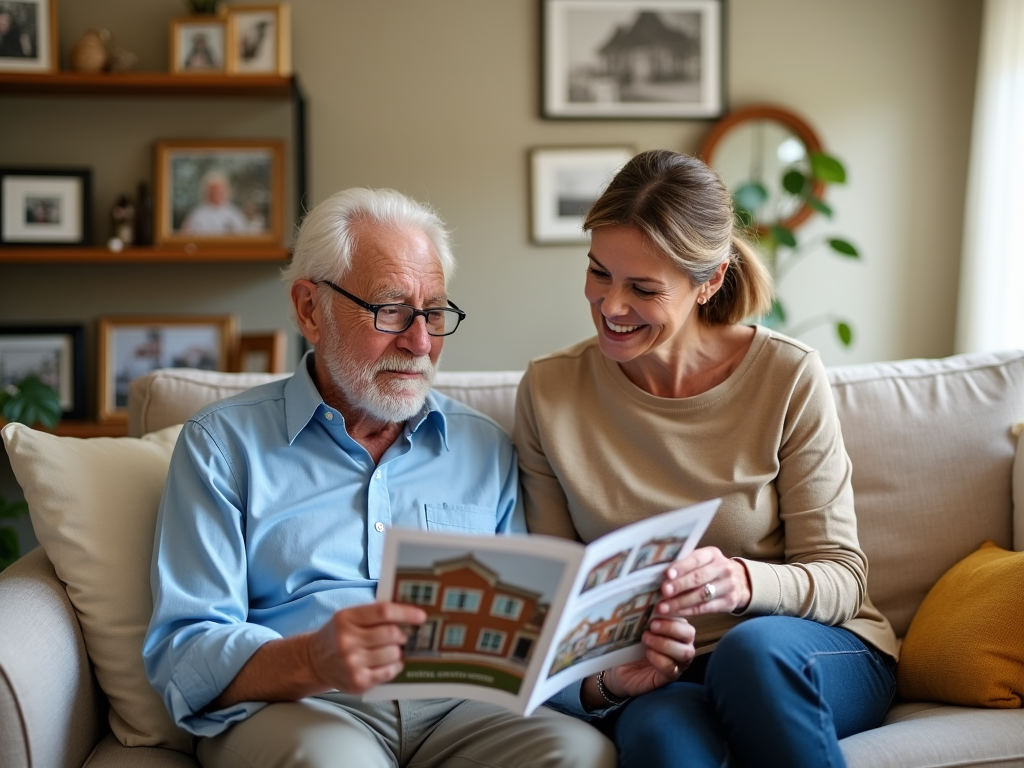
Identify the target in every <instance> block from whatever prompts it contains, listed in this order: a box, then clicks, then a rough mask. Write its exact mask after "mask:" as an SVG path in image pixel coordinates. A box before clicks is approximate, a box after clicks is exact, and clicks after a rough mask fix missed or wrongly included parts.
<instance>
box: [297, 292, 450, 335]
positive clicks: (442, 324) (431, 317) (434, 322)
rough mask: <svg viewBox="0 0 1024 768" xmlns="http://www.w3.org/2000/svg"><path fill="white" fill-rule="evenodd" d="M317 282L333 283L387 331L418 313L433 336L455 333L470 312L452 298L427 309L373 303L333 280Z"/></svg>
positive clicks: (399, 329) (404, 325)
mask: <svg viewBox="0 0 1024 768" xmlns="http://www.w3.org/2000/svg"><path fill="white" fill-rule="evenodd" d="M316 284H317V285H320V284H323V285H326V286H329V287H331V288H333V289H334V290H335V291H337V292H338V293H340V294H341V295H342V296H344V297H345V298H346V299H348V300H349V301H351V302H352V303H353V304H358V305H359V306H360V307H362V308H363V309H365V310H368V311H370V312H372V313H373V327H374V328H376V329H377V330H378V331H381V332H383V333H401V332H402V331H404V330H406V329H407V328H408V327H409V326H410V325H412V323H413V321H414V320H415V319H416V318H417V316H419V315H422V316H423V319H424V320H426V321H427V333H428V334H429V335H430V336H451V335H452V334H453V333H455V331H456V330H457V329H458V327H459V323H461V322H462V321H463V319H464V318H465V317H466V313H465V312H463V311H462V310H461V309H459V308H458V307H457V306H455V303H454V302H453V301H451V300H449V301H448V305H449V306H448V307H428V308H427V309H417V308H416V307H413V306H410V305H409V304H370V303H368V302H365V301H363V300H362V299H360V298H359V297H358V296H353V295H352V294H351V293H349V292H348V291H346V290H345V289H344V288H339V287H338V286H336V285H335V284H334V283H332V282H331V281H330V280H317V281H316Z"/></svg>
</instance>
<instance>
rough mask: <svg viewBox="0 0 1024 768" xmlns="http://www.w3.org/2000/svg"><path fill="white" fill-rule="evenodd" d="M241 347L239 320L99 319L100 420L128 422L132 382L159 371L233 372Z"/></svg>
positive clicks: (208, 317) (175, 317) (222, 317)
mask: <svg viewBox="0 0 1024 768" xmlns="http://www.w3.org/2000/svg"><path fill="white" fill-rule="evenodd" d="M237 344H238V322H237V320H236V318H235V316H234V315H191V316H188V315H183V316H178V315H126V316H106V317H101V318H99V321H98V328H97V348H98V353H99V354H98V364H97V366H96V368H97V372H98V386H97V393H98V400H99V403H98V407H97V411H96V416H97V419H98V420H99V421H100V422H101V423H105V424H107V423H118V422H125V421H127V420H128V411H127V407H128V390H129V388H130V386H131V383H132V380H134V379H136V378H138V377H139V376H143V375H145V374H147V373H149V372H150V371H154V370H156V369H157V368H198V369H201V370H206V371H229V370H231V364H232V362H233V361H234V360H235V355H236V346H237Z"/></svg>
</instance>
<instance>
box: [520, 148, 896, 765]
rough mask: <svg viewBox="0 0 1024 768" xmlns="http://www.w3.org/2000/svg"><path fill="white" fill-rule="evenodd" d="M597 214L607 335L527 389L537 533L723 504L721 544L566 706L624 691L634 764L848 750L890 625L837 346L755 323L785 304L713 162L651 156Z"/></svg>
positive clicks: (599, 304)
mask: <svg viewBox="0 0 1024 768" xmlns="http://www.w3.org/2000/svg"><path fill="white" fill-rule="evenodd" d="M584 228H585V229H586V230H588V231H590V232H591V233H592V238H591V249H590V266H589V268H588V271H587V278H586V286H585V288H584V293H585V295H586V297H587V300H588V301H589V302H590V307H591V314H592V317H593V320H594V325H595V327H596V329H597V336H596V338H592V339H588V340H586V341H584V342H581V343H579V344H576V345H574V346H573V347H570V348H568V349H565V350H561V351H559V352H555V353H552V354H550V355H547V356H545V357H542V358H539V359H537V360H534V361H533V362H532V363H531V364H530V366H529V368H528V369H527V372H526V375H525V376H524V378H523V380H522V383H521V384H520V387H519V392H518V401H517V405H516V424H515V429H514V433H513V436H514V439H515V442H516V447H517V449H518V451H519V463H520V477H521V480H522V487H523V496H524V505H525V508H526V517H527V524H528V526H529V527H530V530H531V531H532V532H535V533H545V534H550V535H558V536H563V537H566V538H570V539H576V540H581V541H583V542H585V543H587V542H590V541H593V540H594V539H595V538H597V537H599V536H602V535H604V534H606V533H608V532H609V531H612V530H615V529H618V528H621V527H622V526H624V525H626V524H628V523H631V522H634V521H636V520H638V519H643V518H647V517H651V516H653V515H656V514H659V513H661V512H663V511H664V510H666V509H674V508H678V507H684V506H687V505H690V504H693V503H696V502H700V501H703V500H706V499H712V498H722V499H723V501H722V505H721V507H720V508H719V511H718V514H717V515H716V517H715V520H714V521H713V522H712V524H711V526H710V527H709V528H708V531H707V533H706V534H705V536H704V538H703V539H702V543H704V544H706V546H702V547H700V548H698V549H695V550H694V551H693V552H691V553H690V554H689V555H687V556H686V557H684V558H683V559H681V560H678V561H677V562H675V563H673V564H672V565H671V566H670V567H669V568H668V570H667V571H666V576H665V579H664V581H663V582H662V583H661V584H660V585H659V586H660V592H659V594H658V598H659V602H658V604H657V605H656V606H655V608H654V619H653V620H652V622H651V623H650V625H649V629H648V631H647V632H646V633H645V634H644V639H643V642H644V643H645V644H646V645H647V655H646V658H645V659H644V660H642V661H639V662H634V663H631V664H624V665H620V666H616V667H612V668H610V669H605V670H604V671H602V672H601V673H600V674H599V675H598V676H597V677H591V678H587V679H586V680H585V681H584V683H583V685H582V687H580V688H579V689H578V691H577V690H571V691H570V690H569V689H566V690H565V691H563V692H562V694H560V696H559V697H558V702H559V706H560V707H561V708H562V709H563V710H564V711H566V712H569V713H571V714H576V715H580V716H588V717H593V716H601V715H602V714H603V713H604V712H606V711H607V708H608V704H609V702H612V703H614V704H617V705H622V706H623V712H622V713H621V715H620V716H619V717H618V720H617V722H616V725H615V726H613V730H614V733H615V737H616V743H617V745H618V747H619V759H620V765H623V766H643V768H656V767H657V766H666V768H667V767H668V766H675V765H677V764H678V763H677V759H678V755H680V754H682V753H684V752H685V753H688V754H691V755H695V757H694V760H693V762H691V763H688V764H690V765H698V766H701V765H707V766H718V765H722V764H723V763H724V761H725V759H726V755H727V754H729V753H731V754H732V755H733V756H734V757H736V758H737V759H738V760H739V761H740V762H742V763H743V764H747V765H755V764H756V765H766V764H768V763H766V762H765V760H764V755H766V754H768V755H772V756H773V759H774V760H775V761H776V762H774V763H771V764H773V765H780V766H781V765H786V766H808V768H809V766H811V765H820V764H821V763H822V762H826V761H831V762H833V763H835V764H837V765H839V764H843V758H842V755H841V753H840V751H839V744H838V739H839V738H841V737H843V736H846V735H850V734H852V733H857V732H859V731H861V730H864V729H866V728H871V727H874V726H875V725H877V724H878V723H879V722H880V721H881V718H882V716H883V715H884V713H885V710H886V708H887V706H888V703H889V697H890V692H891V690H892V687H893V685H894V669H893V668H894V662H893V658H894V656H895V653H896V641H895V637H894V636H893V633H892V629H891V628H890V627H889V625H888V622H886V620H885V619H884V618H883V617H882V616H881V614H880V613H879V612H878V611H877V610H876V609H875V608H874V606H873V605H872V604H871V602H870V600H868V599H865V598H864V594H865V592H866V578H867V561H866V558H865V556H864V553H863V552H862V551H861V549H860V545H859V543H858V540H857V532H856V518H855V515H854V509H853V492H852V489H851V485H850V464H849V459H848V457H847V455H846V452H845V449H844V448H843V440H842V435H841V434H840V432H839V426H838V424H839V422H838V419H837V418H836V414H835V403H834V401H833V399H832V394H831V389H830V387H829V384H828V380H827V377H826V375H825V369H824V367H823V366H822V364H821V360H820V359H819V357H818V355H817V353H816V352H815V351H814V350H812V349H810V348H809V347H807V346H806V345H804V344H801V343H799V342H797V341H794V340H793V339H789V338H787V337H785V336H782V335H781V334H778V333H775V332H774V331H771V330H769V329H768V328H766V327H764V326H750V325H746V324H744V322H743V321H744V318H746V317H749V316H751V315H754V316H756V315H758V314H760V313H763V312H765V311H766V310H767V308H768V307H769V306H770V303H771V298H772V284H771V280H770V277H769V275H768V272H767V269H766V268H765V266H764V264H763V263H761V261H760V257H759V256H758V255H757V253H756V252H755V251H754V250H753V249H752V248H751V247H750V246H749V244H747V243H746V242H745V241H744V240H743V239H742V237H741V236H740V235H738V234H737V233H736V232H735V231H734V216H733V207H732V201H731V198H730V195H729V192H728V190H727V189H726V187H725V185H724V184H723V183H722V181H721V179H719V177H718V176H717V174H716V173H715V172H714V171H713V170H711V169H710V168H709V167H708V166H706V165H705V164H704V163H703V162H701V161H700V160H697V159H695V158H693V157H689V156H686V155H681V154H678V153H676V152H670V151H668V150H655V151H649V152H644V153H641V154H639V155H637V156H636V157H634V158H633V159H632V160H630V161H629V162H628V163H627V164H626V165H625V167H624V168H623V169H622V170H621V171H620V172H619V173H618V174H617V175H616V176H615V178H614V179H613V180H612V182H611V183H610V184H609V186H608V188H607V190H606V191H605V192H604V194H602V195H601V197H600V199H598V201H597V202H596V203H595V204H594V206H593V207H592V208H591V209H590V212H589V214H588V215H587V218H586V221H585V223H584ZM561 478H566V480H565V481H564V484H563V482H562V481H561ZM793 553H799V557H798V558H797V556H795V555H794V554H793ZM798 560H799V561H798ZM684 619H685V621H681V620H684ZM822 653H829V654H831V656H830V663H829V669H828V673H827V674H826V675H824V676H823V678H822V679H821V680H815V681H812V687H813V690H812V691H807V690H804V689H802V688H801V685H802V683H796V682H794V681H802V680H804V679H805V677H804V675H803V674H802V673H801V672H800V670H802V669H804V668H806V666H807V664H809V663H811V662H810V659H811V658H812V657H813V658H817V657H818V656H819V655H820V654H822ZM697 654H700V656H699V660H697V661H694V659H695V657H696V656H697ZM691 662H692V664H691ZM832 662H834V663H832ZM680 670H683V672H682V674H680ZM850 691H858V692H860V695H851V693H850ZM627 700H628V702H627ZM712 701H713V702H714V705H713V706H712V705H711V704H710V703H708V702H712ZM839 701H842V709H841V711H839V710H837V709H835V708H834V706H833V705H834V704H835V703H838V702H839ZM623 702H627V703H625V704H623ZM769 712H785V713H786V714H787V718H789V719H786V720H782V719H774V718H773V717H771V716H768V715H766V713H769ZM833 713H835V714H833ZM790 716H792V717H790ZM719 734H721V735H719ZM808 743H818V744H823V745H824V747H823V749H824V751H825V752H826V753H827V755H828V758H827V759H826V758H822V756H821V755H820V754H814V755H809V754H808V753H807V750H806V749H805V745H806V744H808ZM701 756H703V757H704V758H706V760H705V761H703V762H702V758H701Z"/></svg>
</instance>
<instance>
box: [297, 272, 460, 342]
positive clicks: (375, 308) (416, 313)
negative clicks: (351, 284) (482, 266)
mask: <svg viewBox="0 0 1024 768" xmlns="http://www.w3.org/2000/svg"><path fill="white" fill-rule="evenodd" d="M313 283H314V285H320V284H323V285H326V286H329V287H330V288H333V289H334V290H335V291H337V292H338V293H340V294H341V295H342V296H344V297H345V298H346V299H348V300H349V301H351V302H352V303H353V304H357V305H359V306H360V307H362V308H363V309H365V310H368V311H370V312H372V313H373V328H374V330H376V331H380V332H381V333H389V334H391V335H392V336H397V335H398V334H400V333H405V332H406V331H408V330H409V329H410V328H412V324H413V323H415V322H416V318H417V317H420V316H421V315H422V317H423V323H424V325H425V326H426V328H427V335H428V336H432V337H434V338H435V339H439V338H443V337H445V336H451V335H452V334H453V333H455V332H456V331H457V330H459V326H460V325H462V321H463V320H465V319H466V313H465V312H464V311H463V310H461V309H459V308H458V307H457V306H456V304H455V302H454V301H452V300H451V299H448V306H447V307H428V308H427V309H419V308H418V307H414V306H413V305H412V304H403V303H402V302H397V301H390V302H386V303H384V304H371V303H369V302H368V301H363V300H362V299H360V298H359V297H358V296H354V295H352V294H351V293H349V292H348V291H346V290H345V289H344V288H341V287H339V286H337V285H335V284H334V283H332V282H331V281H330V280H314V281H313ZM385 307H406V308H407V309H411V310H412V314H411V315H409V324H408V325H407V326H405V328H403V329H402V330H400V331H389V330H387V329H386V328H380V327H378V326H377V313H378V312H379V311H380V310H382V309H384V308H385ZM450 309H454V310H455V312H456V316H457V317H458V318H459V320H458V322H457V323H455V327H454V328H452V329H451V330H450V331H448V333H431V332H430V324H429V323H428V322H427V315H429V314H430V313H431V312H436V311H438V310H446V311H447V310H450Z"/></svg>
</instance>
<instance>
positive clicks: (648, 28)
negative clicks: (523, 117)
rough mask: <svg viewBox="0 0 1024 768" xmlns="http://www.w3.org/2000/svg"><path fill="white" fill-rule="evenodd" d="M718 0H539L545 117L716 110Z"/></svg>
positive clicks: (696, 114) (712, 114) (708, 113)
mask: <svg viewBox="0 0 1024 768" xmlns="http://www.w3.org/2000/svg"><path fill="white" fill-rule="evenodd" d="M722 1H723V0H543V7H542V19H541V24H542V34H541V37H542V40H541V50H542V57H543V64H542V80H543V83H542V93H543V95H542V108H541V113H542V115H543V116H544V117H547V118H675V119H679V118H704V119H707V118H716V117H719V116H721V115H722V114H723V112H724V103H725V99H724V93H723V92H724V83H725V77H724V72H723V69H724V64H723V61H724V57H725V55H724V32H723V27H724V24H723V6H722Z"/></svg>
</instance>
